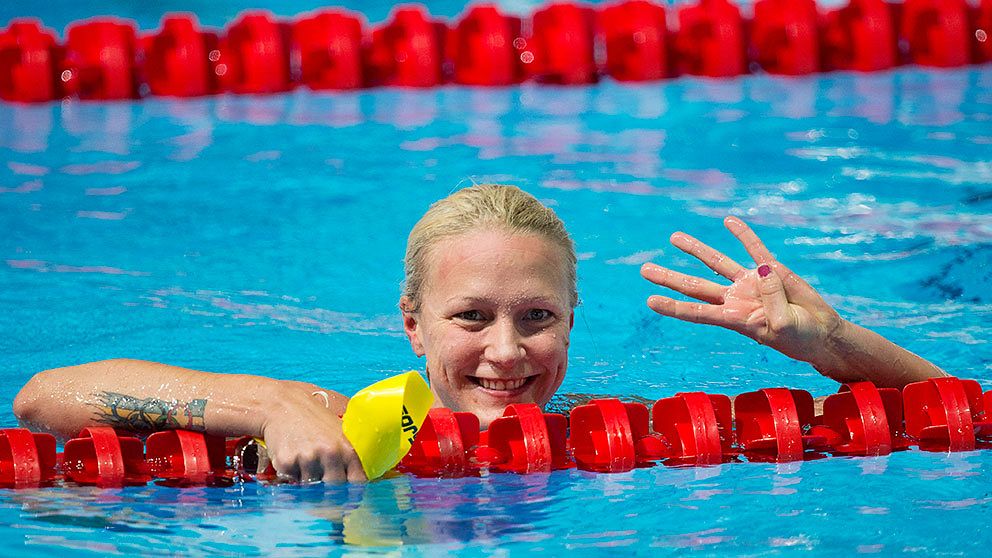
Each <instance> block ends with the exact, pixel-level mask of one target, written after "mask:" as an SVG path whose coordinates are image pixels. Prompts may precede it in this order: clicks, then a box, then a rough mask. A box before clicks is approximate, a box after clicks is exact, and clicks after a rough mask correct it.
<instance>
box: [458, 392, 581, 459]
mask: <svg viewBox="0 0 992 558" xmlns="http://www.w3.org/2000/svg"><path fill="white" fill-rule="evenodd" d="M567 429H568V421H567V419H566V418H565V416H564V415H559V414H555V413H544V412H542V411H541V408H540V407H538V406H537V405H535V404H533V403H527V404H515V405H509V406H507V408H506V410H505V411H504V412H503V416H502V417H500V418H498V419H496V420H494V421H493V422H492V424H490V425H489V430H487V431H486V432H484V433H483V434H482V436H481V440H480V446H485V448H482V447H480V449H481V450H482V451H481V452H479V451H477V452H476V459H477V460H479V461H480V464H481V463H483V462H484V460H483V459H482V458H480V456H483V455H485V456H492V457H496V458H497V460H496V461H495V462H493V463H491V467H492V468H493V469H495V470H498V471H509V472H513V473H542V472H543V473H547V472H551V471H553V470H556V469H565V468H568V467H569V465H570V464H569V461H568V456H567V452H566V447H567ZM490 458H491V457H490Z"/></svg>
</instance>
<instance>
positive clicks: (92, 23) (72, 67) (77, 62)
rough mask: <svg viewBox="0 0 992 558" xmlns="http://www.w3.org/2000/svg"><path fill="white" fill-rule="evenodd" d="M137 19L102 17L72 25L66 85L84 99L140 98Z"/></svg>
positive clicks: (64, 73)
mask: <svg viewBox="0 0 992 558" xmlns="http://www.w3.org/2000/svg"><path fill="white" fill-rule="evenodd" d="M137 40H138V39H137V35H136V31H135V26H134V23H132V22H130V21H128V20H123V19H117V18H98V19H91V20H88V21H85V22H80V23H73V24H71V25H69V27H68V30H67V32H66V43H65V59H64V61H63V66H64V70H63V71H62V73H61V80H62V82H63V85H62V88H63V89H64V91H65V92H66V93H67V94H69V95H77V96H79V98H80V99H93V100H112V99H136V98H138V79H137V75H136V72H135V53H136V46H137Z"/></svg>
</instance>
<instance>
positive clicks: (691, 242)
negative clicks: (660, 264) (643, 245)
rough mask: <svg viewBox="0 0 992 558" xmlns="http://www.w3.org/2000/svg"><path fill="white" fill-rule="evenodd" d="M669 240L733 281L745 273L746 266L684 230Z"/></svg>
mask: <svg viewBox="0 0 992 558" xmlns="http://www.w3.org/2000/svg"><path fill="white" fill-rule="evenodd" d="M669 241H670V242H671V243H672V246H675V247H676V248H678V249H679V250H682V251H683V252H685V253H686V254H689V255H690V256H694V257H695V258H696V259H698V260H699V261H701V262H703V263H704V264H706V267H708V268H710V269H712V270H713V271H715V272H717V273H719V274H720V275H722V276H724V277H726V278H727V279H730V280H731V281H733V280H734V279H735V278H736V277H737V276H738V275H740V274H741V273H744V267H743V266H742V265H741V264H739V263H737V262H735V261H734V260H732V259H730V258H728V257H727V256H726V255H724V254H723V253H722V252H720V251H718V250H714V249H713V248H710V247H709V246H707V245H706V244H703V243H702V242H700V241H699V240H698V239H696V238H695V237H693V236H690V235H688V234H686V233H684V232H677V233H674V234H673V235H672V236H671V238H670V239H669Z"/></svg>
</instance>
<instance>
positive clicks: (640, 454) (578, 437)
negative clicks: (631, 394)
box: [569, 399, 671, 473]
mask: <svg viewBox="0 0 992 558" xmlns="http://www.w3.org/2000/svg"><path fill="white" fill-rule="evenodd" d="M569 428H570V433H571V436H569V444H570V446H571V449H572V457H573V459H575V463H576V465H577V466H578V468H579V469H584V470H587V471H597V472H602V473H619V472H623V471H630V470H631V469H633V468H634V467H637V466H643V465H646V464H650V463H652V462H654V461H658V460H660V459H663V458H665V457H668V456H669V454H670V453H671V452H670V450H669V447H668V445H667V443H666V442H664V441H663V440H662V439H661V437H660V436H657V435H654V436H653V435H652V434H651V429H650V427H649V425H648V408H647V407H645V406H644V405H642V404H640V403H623V402H621V401H620V400H619V399H594V400H593V401H590V402H589V403H588V404H586V405H580V406H578V407H576V408H574V409H572V412H571V414H570V421H569Z"/></svg>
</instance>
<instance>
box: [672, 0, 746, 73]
mask: <svg viewBox="0 0 992 558" xmlns="http://www.w3.org/2000/svg"><path fill="white" fill-rule="evenodd" d="M678 14H679V15H678V20H679V30H678V33H676V35H675V60H676V62H675V69H676V72H677V73H678V74H690V75H695V76H706V77H714V78H719V77H733V76H738V75H741V74H745V73H747V59H746V57H745V40H744V21H743V18H742V17H741V11H740V9H739V8H738V7H737V6H736V5H734V4H732V3H731V2H729V1H728V0H700V2H699V4H697V5H695V6H684V7H682V8H680V9H679V12H678Z"/></svg>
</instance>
